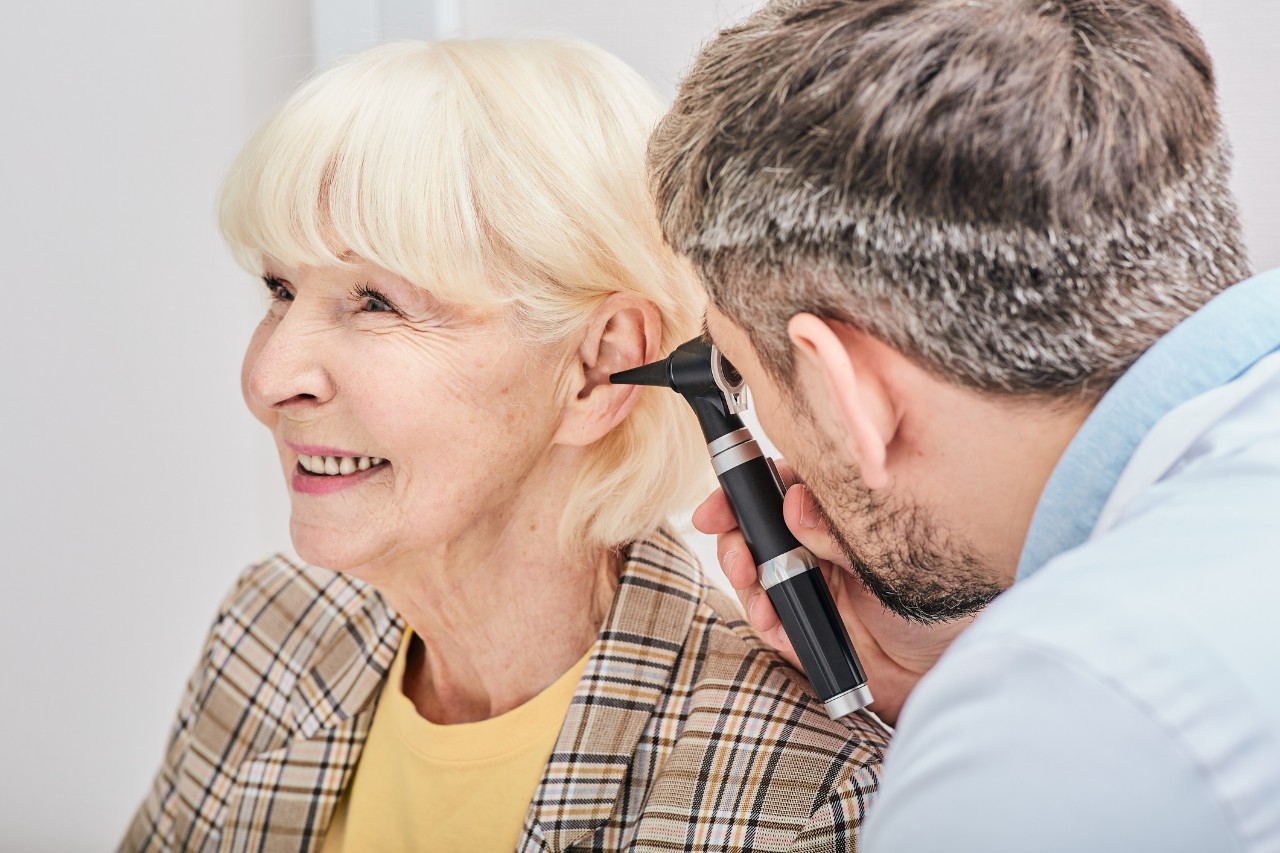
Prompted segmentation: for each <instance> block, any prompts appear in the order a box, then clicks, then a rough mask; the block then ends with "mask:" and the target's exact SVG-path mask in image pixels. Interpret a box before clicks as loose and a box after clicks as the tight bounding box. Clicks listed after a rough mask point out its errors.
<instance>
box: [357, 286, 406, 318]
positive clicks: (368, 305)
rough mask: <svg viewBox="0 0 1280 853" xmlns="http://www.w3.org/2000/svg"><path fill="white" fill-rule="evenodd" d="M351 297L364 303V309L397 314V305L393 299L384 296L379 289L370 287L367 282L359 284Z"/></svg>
mask: <svg viewBox="0 0 1280 853" xmlns="http://www.w3.org/2000/svg"><path fill="white" fill-rule="evenodd" d="M351 297H352V298H353V299H355V300H357V301H359V302H361V303H362V305H361V307H362V309H363V310H365V311H368V312H369V313H371V314H383V313H387V314H396V313H399V312H397V311H396V307H395V306H394V305H392V304H391V300H390V299H387V297H385V296H383V295H382V294H381V293H379V292H378V291H376V290H374V289H373V288H371V287H369V286H368V285H367V284H362V285H358V286H357V287H356V288H355V290H353V291H352V292H351Z"/></svg>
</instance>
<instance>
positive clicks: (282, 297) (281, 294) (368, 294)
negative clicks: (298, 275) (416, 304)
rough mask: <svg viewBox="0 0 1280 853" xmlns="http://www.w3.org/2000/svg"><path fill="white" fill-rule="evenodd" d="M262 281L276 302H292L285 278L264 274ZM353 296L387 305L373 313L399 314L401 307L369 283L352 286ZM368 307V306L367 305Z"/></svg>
mask: <svg viewBox="0 0 1280 853" xmlns="http://www.w3.org/2000/svg"><path fill="white" fill-rule="evenodd" d="M262 283H263V284H265V285H266V286H267V290H268V291H269V292H270V293H271V299H272V301H274V302H292V301H293V292H292V291H291V290H289V285H288V284H286V283H285V282H284V280H283V279H280V278H276V277H275V276H273V275H264V276H263V277H262ZM351 298H352V299H353V300H355V301H357V302H359V301H361V300H371V301H373V302H380V303H382V304H383V305H385V306H386V310H385V311H371V312H370V313H372V314H399V313H400V311H399V309H397V308H396V306H395V305H394V304H392V302H391V300H390V299H388V298H387V297H385V296H383V295H382V294H381V293H379V292H378V291H376V290H374V289H373V288H372V287H370V286H369V285H367V284H357V285H356V286H355V287H353V288H351ZM366 307H367V306H366Z"/></svg>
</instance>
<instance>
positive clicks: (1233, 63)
mask: <svg viewBox="0 0 1280 853" xmlns="http://www.w3.org/2000/svg"><path fill="white" fill-rule="evenodd" d="M1177 2H1178V5H1179V6H1180V7H1181V8H1182V10H1183V11H1184V12H1186V14H1187V17H1188V18H1190V19H1191V21H1192V23H1194V24H1195V25H1196V26H1197V27H1198V28H1199V29H1200V33H1201V35H1202V36H1204V40H1205V43H1206V44H1208V46H1209V52H1210V54H1211V55H1212V56H1213V61H1214V71H1215V74H1216V75H1217V81H1218V100H1219V104H1220V106H1221V109H1222V114H1223V116H1224V117H1225V119H1226V122H1227V130H1228V133H1229V134H1230V136H1231V141H1232V147H1233V149H1234V151H1235V174H1234V179H1233V180H1232V188H1233V189H1234V190H1235V193H1236V197H1237V198H1238V199H1239V201H1240V212H1241V215H1242V216H1243V217H1244V226H1245V239H1246V240H1247V242H1248V245H1249V257H1250V260H1251V261H1252V262H1253V267H1254V269H1256V270H1267V269H1271V268H1272V267H1277V266H1280V160H1278V159H1277V154H1278V153H1280V52H1277V50H1276V44H1277V39H1280V3H1275V2H1272V0H1177Z"/></svg>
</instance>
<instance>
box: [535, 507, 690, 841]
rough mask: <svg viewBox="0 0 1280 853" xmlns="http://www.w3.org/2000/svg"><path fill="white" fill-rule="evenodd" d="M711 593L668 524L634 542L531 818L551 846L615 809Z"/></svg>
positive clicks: (586, 830) (581, 833) (578, 835)
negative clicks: (643, 737) (666, 528)
mask: <svg viewBox="0 0 1280 853" xmlns="http://www.w3.org/2000/svg"><path fill="white" fill-rule="evenodd" d="M703 596H704V590H703V586H702V580H701V574H700V571H699V569H698V567H697V563H696V561H695V559H694V558H693V556H692V555H691V554H690V553H689V552H688V550H687V549H686V548H685V546H684V544H683V543H681V542H680V541H679V540H678V539H676V538H675V537H674V536H673V535H671V534H670V533H668V532H667V531H659V532H658V533H657V534H656V535H654V536H653V537H651V538H649V539H646V540H643V541H640V542H636V543H633V544H632V545H630V546H629V547H628V548H627V550H626V552H625V554H624V559H623V566H622V571H621V576H620V578H619V583H618V591H617V594H616V595H615V596H614V600H613V606H612V608H611V610H610V613H609V616H608V617H607V618H606V620H605V624H604V628H603V629H602V630H601V632H600V636H599V637H598V638H597V640H596V643H595V646H594V647H593V648H592V650H591V656H590V658H589V659H588V661H587V668H586V671H585V672H584V673H583V677H582V680H581V681H580V682H579V683H578V689H577V691H576V692H575V694H574V697H573V701H572V702H571V704H570V706H569V712H568V715H567V716H566V718H565V722H564V726H563V727H562V728H561V730H560V736H559V738H558V739H557V741H556V745H555V747H554V749H553V751H552V754H551V758H550V759H549V760H548V762H547V767H546V769H545V770H544V772H543V777H542V780H541V782H540V783H539V785H538V788H537V791H536V792H535V794H534V797H533V802H532V804H531V805H530V809H529V814H528V816H527V818H526V827H527V828H530V829H531V831H532V832H534V833H535V834H539V835H541V836H542V837H543V839H544V841H545V843H546V844H547V845H548V847H549V849H552V850H564V849H567V848H568V847H570V846H571V845H573V844H574V843H576V842H578V841H580V840H581V839H582V838H583V837H585V836H587V835H588V834H590V833H592V832H594V831H595V830H596V829H597V828H599V827H600V826H601V825H603V824H604V823H605V822H606V821H607V820H608V818H609V816H610V814H611V813H612V812H613V811H614V807H615V803H616V801H617V799H618V797H619V795H620V790H621V788H622V785H623V782H624V780H625V779H626V777H627V775H628V773H629V772H630V771H631V765H632V763H633V761H634V756H635V752H636V746H637V744H638V743H639V741H640V737H641V735H642V734H643V733H644V731H645V729H646V727H648V726H649V724H650V720H651V718H652V717H653V715H654V711H655V709H656V708H657V706H658V703H659V701H660V699H661V698H662V697H663V696H665V695H666V693H667V692H668V690H669V684H670V683H671V679H672V675H673V670H674V668H675V666H676V664H677V663H678V661H679V660H680V658H681V653H682V651H683V648H684V644H685V641H686V638H687V637H688V635H689V631H690V627H691V625H692V622H693V619H694V616H695V614H696V612H697V608H698V606H699V604H700V602H701V601H702V599H703Z"/></svg>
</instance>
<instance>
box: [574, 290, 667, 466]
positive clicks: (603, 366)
mask: <svg viewBox="0 0 1280 853" xmlns="http://www.w3.org/2000/svg"><path fill="white" fill-rule="evenodd" d="M661 342H662V319H661V317H660V316H659V314H658V309H657V308H656V307H654V305H653V303H652V302H649V301H648V300H646V299H641V298H640V297H637V296H632V295H630V294H626V293H614V294H612V295H611V296H609V297H608V298H607V299H606V300H605V301H604V302H603V303H601V305H600V306H599V307H598V308H597V309H596V310H595V312H594V314H593V315H592V319H591V323H590V324H589V325H588V326H587V331H586V334H585V335H584V336H583V339H582V343H581V344H580V345H579V347H578V351H577V353H575V356H576V359H577V362H576V364H575V365H574V369H573V370H572V371H571V373H572V377H571V378H572V382H573V385H572V387H571V389H570V390H571V392H572V394H571V395H570V399H569V400H568V401H567V402H566V407H565V413H564V417H563V418H562V420H561V424H560V429H559V430H558V431H557V433H556V440H557V441H559V442H561V443H564V444H573V445H578V446H585V445H588V444H592V443H594V442H596V441H598V440H599V439H600V438H602V437H603V436H604V435H605V434H606V433H608V432H609V430H611V429H613V428H614V427H615V426H617V425H618V423H620V422H621V421H622V420H623V418H625V417H626V416H627V415H629V414H630V413H631V410H632V409H633V408H634V407H635V404H636V403H637V402H638V401H639V392H640V389H639V388H638V387H637V386H634V385H614V384H612V383H611V382H610V381H609V377H610V376H611V375H612V374H614V373H618V372H620V371H623V370H630V369H631V368H633V367H639V366H640V365H642V364H648V363H649V362H650V361H653V360H655V359H657V358H658V357H659V351H658V348H659V346H661Z"/></svg>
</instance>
